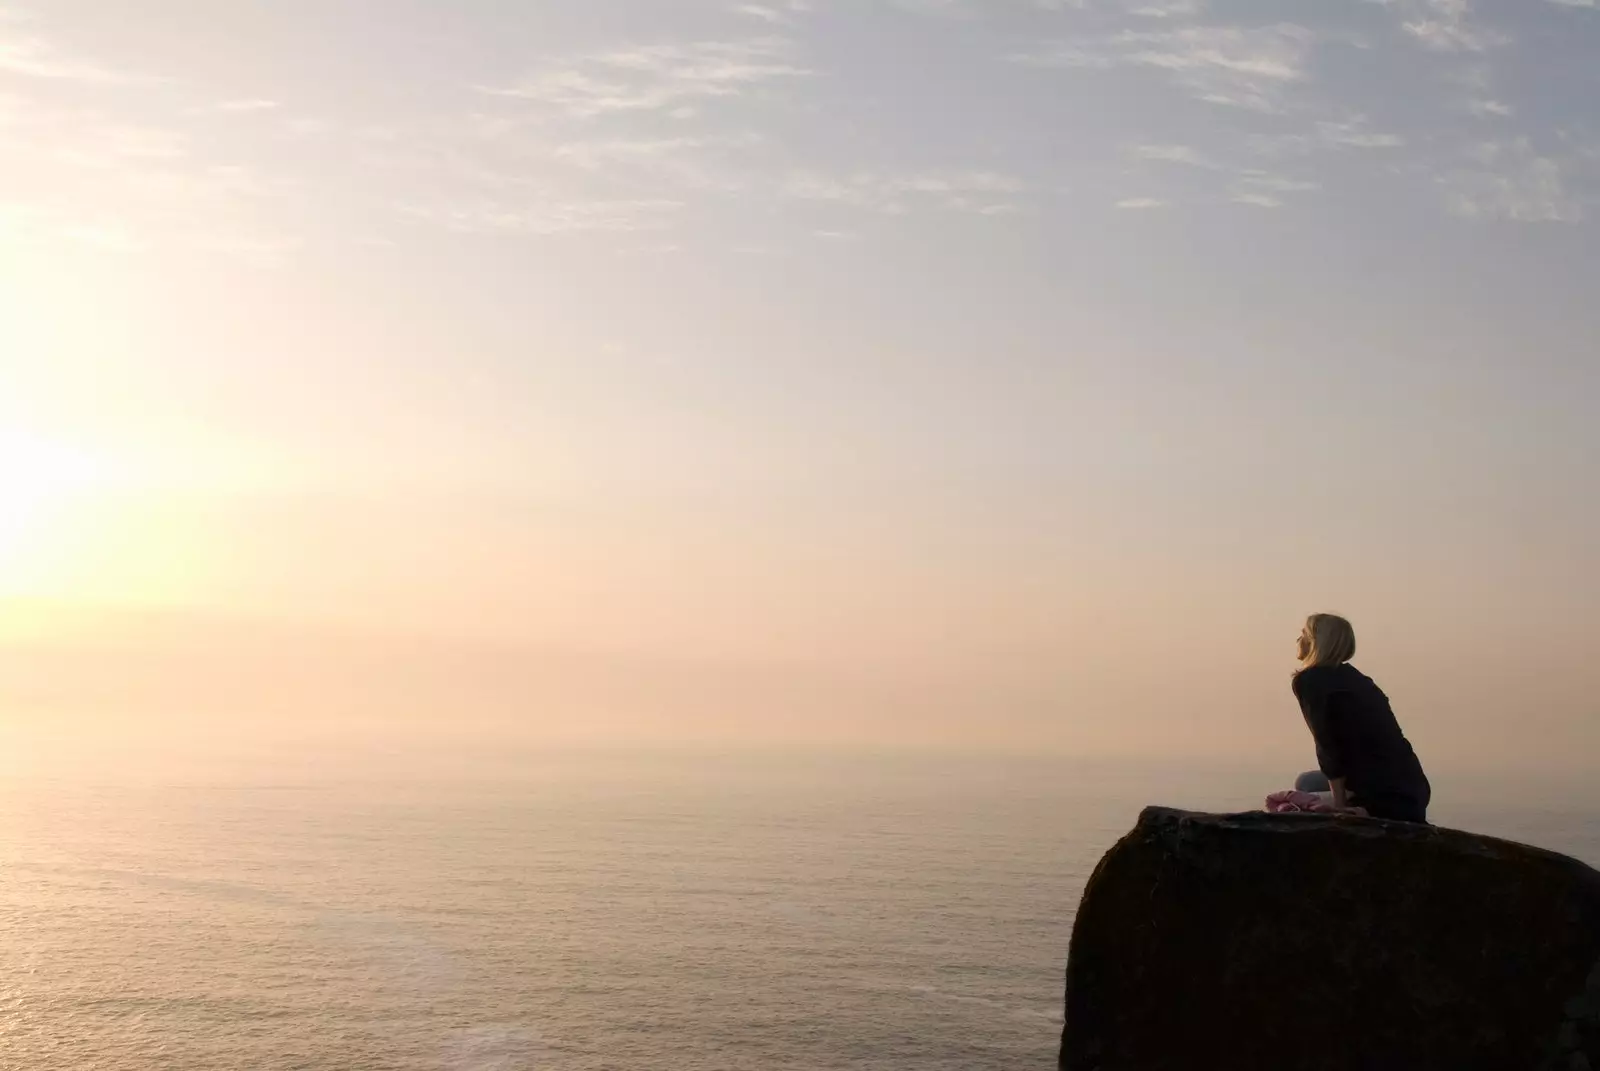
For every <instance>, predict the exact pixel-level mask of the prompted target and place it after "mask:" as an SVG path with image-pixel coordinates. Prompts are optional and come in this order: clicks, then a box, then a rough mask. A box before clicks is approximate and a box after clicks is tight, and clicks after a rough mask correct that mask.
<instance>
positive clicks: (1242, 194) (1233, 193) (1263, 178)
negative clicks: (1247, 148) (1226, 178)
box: [1228, 170, 1322, 208]
mask: <svg viewBox="0 0 1600 1071" xmlns="http://www.w3.org/2000/svg"><path fill="white" fill-rule="evenodd" d="M1321 188H1322V187H1321V184H1320V183H1317V182H1311V181H1308V180H1306V179H1297V178H1291V177H1290V176H1288V175H1279V174H1275V173H1273V172H1270V171H1260V170H1246V171H1241V172H1240V173H1239V174H1238V175H1236V176H1234V179H1233V182H1232V183H1231V184H1230V185H1229V187H1228V199H1229V200H1231V201H1233V202H1234V203H1235V204H1241V205H1253V206H1255V207H1257V208H1282V207H1283V205H1284V198H1285V195H1287V194H1291V193H1310V192H1312V191H1314V190H1319V189H1321Z"/></svg>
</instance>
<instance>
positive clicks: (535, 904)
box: [0, 755, 1600, 1071]
mask: <svg viewBox="0 0 1600 1071" xmlns="http://www.w3.org/2000/svg"><path fill="white" fill-rule="evenodd" d="M497 770H498V772H497V773H496V774H494V775H493V776H492V777H479V778H473V777H467V776H465V775H462V774H452V775H449V776H442V775H438V774H430V775H417V776H406V777H399V776H385V777H376V776H370V775H365V774H362V775H357V774H355V773H351V774H349V775H348V776H327V775H319V776H317V777H314V778H310V779H306V780H301V781H293V780H284V779H281V778H277V779H262V780H250V779H248V778H243V777H237V776H235V777H230V778H228V779H223V780H209V781H208V780H204V779H194V778H186V779H171V780H162V779H159V778H141V779H120V780H119V779H112V780H98V781H97V780H95V779H92V778H85V779H80V780H73V779H70V778H54V779H42V778H31V779H30V778H22V779H13V780H11V781H9V782H7V783H6V784H5V785H4V786H3V787H0V1067H3V1068H5V1069H7V1071H33V1069H39V1071H55V1069H62V1071H69V1069H70V1071H80V1069H81V1071H94V1069H105V1071H158V1069H159V1071H171V1069H179V1071H183V1069H190V1068H193V1069H197V1071H198V1069H205V1071H212V1069H216V1071H222V1069H229V1071H290V1069H298V1071H424V1069H426V1071H598V1069H601V1068H607V1069H609V1068H617V1069H622V1068H626V1069H631V1071H638V1069H662V1071H702V1069H703V1071H744V1069H750V1071H757V1069H759V1071H832V1069H836V1068H837V1069H843V1068H851V1069H860V1068H868V1069H882V1071H897V1069H902V1068H903V1069H907V1071H910V1069H916V1071H939V1069H948V1071H984V1069H991V1068H992V1069H1001V1068H1004V1069H1007V1071H1015V1069H1021V1068H1047V1067H1052V1066H1054V1064H1053V1061H1054V1059H1055V1052H1056V1046H1057V1042H1058V1039H1059V1032H1060V1023H1061V986H1062V975H1063V969H1064V965H1065V958H1066V952H1067V942H1068V938H1069V935H1070V932H1071V926H1072V918H1073V910H1074V908H1075V906H1076V904H1077V900H1078V897H1079V894H1080V893H1081V891H1082V888H1083V884H1084V881H1085V879H1086V878H1087V877H1088V875H1089V873H1090V871H1091V870H1092V868H1093V867H1094V865H1095V863H1096V861H1097V860H1098V859H1099V857H1100V855H1101V854H1102V853H1103V852H1104V851H1105V849H1106V848H1107V847H1109V846H1110V845H1111V844H1112V843H1113V842H1114V841H1115V840H1116V839H1117V838H1118V837H1119V836H1120V835H1122V834H1123V833H1125V832H1126V831H1127V830H1128V829H1129V828H1130V827H1131V825H1132V823H1133V821H1134V819H1135V818H1136V816H1137V814H1138V811H1139V809H1140V808H1141V807H1142V806H1144V805H1145V804H1147V803H1164V804H1174V805H1181V806H1192V807H1196V808H1202V809H1209V810H1230V809H1245V808H1249V807H1253V806H1259V804H1260V800H1261V797H1262V796H1263V795H1264V794H1265V792H1266V791H1268V790H1271V789H1275V788H1279V787H1283V784H1284V783H1286V782H1287V781H1288V780H1291V779H1292V772H1290V771H1286V775H1285V777H1283V778H1279V779H1278V780H1277V781H1274V782H1271V783H1268V782H1266V781H1263V780H1260V779H1259V778H1258V777H1256V776H1254V775H1251V776H1245V775H1242V774H1241V773H1240V772H1238V771H1221V770H1218V771H1203V770H1202V771H1196V770H1192V769H1191V770H1175V769H1172V768H1166V769H1163V768H1150V767H1134V766H1129V765H1119V764H1114V763H1081V762H1080V763H1061V762H1052V761H1046V760H1026V761H1023V760H1018V761H1012V762H1002V761H998V760H985V761H978V760H961V761H958V760H933V759H894V758H875V759H863V758H852V759H829V758H826V757H819V756H811V757H804V758H801V757H788V758H779V757H773V756H768V757H764V758H756V757H749V756H746V757H733V756H722V757H698V758H691V757H687V756H681V755H679V756H674V757H670V758H669V757H660V756H658V757H650V756H631V757H621V756H611V757H605V756H597V755H586V756H570V755H569V756H559V757H546V758H544V759H541V760H530V761H529V762H528V763H527V764H526V765H525V767H524V768H522V769H520V770H518V771H516V772H507V771H506V769H505V768H504V767H497ZM1436 780H1438V779H1436ZM1452 788H1457V789H1459V791H1458V793H1457V797H1456V800H1455V802H1454V803H1446V802H1443V801H1444V800H1446V799H1448V798H1449V793H1450V791H1451V790H1452ZM1436 791H1438V793H1439V795H1440V797H1441V803H1440V804H1439V806H1438V807H1437V809H1436V810H1437V815H1436V817H1437V820H1438V821H1440V822H1442V823H1446V824H1453V825H1464V826H1465V827H1466V828H1473V829H1477V830H1480V831H1483V832H1490V833H1496V834H1499V835H1505V836H1511V837H1515V838H1517V839H1521V840H1525V841H1530V842H1532V843H1536V844H1540V845H1542V846H1545V847H1550V848H1554V849H1557V850H1562V851H1566V852H1569V853H1571V854H1574V855H1577V856H1579V857H1580V858H1583V859H1585V860H1586V861H1590V862H1596V861H1600V821H1596V819H1597V818H1600V808H1596V807H1593V806H1588V805H1582V806H1580V805H1579V804H1577V803H1574V802H1573V799H1574V797H1573V796H1572V795H1571V793H1568V792H1558V791H1555V790H1554V789H1553V788H1551V786H1549V785H1546V786H1543V788H1542V789H1541V790H1529V791H1501V792H1498V793H1494V792H1489V791H1485V790H1480V789H1478V788H1473V789H1471V790H1470V791H1469V790H1467V789H1466V788H1465V787H1464V786H1453V785H1452V784H1451V783H1450V782H1448V781H1441V782H1440V783H1439V784H1438V785H1436Z"/></svg>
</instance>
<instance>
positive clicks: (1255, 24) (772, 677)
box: [0, 0, 1600, 765]
mask: <svg viewBox="0 0 1600 1071" xmlns="http://www.w3.org/2000/svg"><path fill="white" fill-rule="evenodd" d="M1597 55H1600V8H1597V7H1596V3H1595V0H1504V2H1487V0H1485V2H1476V3H1469V2H1467V0H1389V2H1374V0H1319V2H1315V3H1313V2H1310V0H1303V2H1291V0H1280V2H1269V0H1258V2H1243V0H1209V2H1208V0H898V2H896V0H807V2H801V0H788V2H782V0H767V2H764V3H726V2H714V0H581V2H580V0H539V2H525V3H510V2H506V0H451V2H449V3H446V2H443V0H436V2H427V3H424V2H421V0H274V2H273V3H270V4H266V3H249V2H244V0H237V2H223V3H219V2H204V3H202V2H199V0H143V2H141V3H137V4H134V3H120V2H110V0H49V2H48V3H44V2H40V3H37V4H34V5H33V6H28V7H18V6H15V5H12V4H9V3H6V2H5V0H0V595H4V596H5V597H6V598H7V599H8V601H7V602H6V603H5V604H4V606H5V609H4V618H3V621H0V624H3V626H4V630H5V636H6V638H7V642H8V644H9V647H8V649H7V654H6V657H7V659H8V660H9V662H8V666H9V669H8V672H7V675H6V678H5V679H6V685H5V687H6V689H7V691H6V692H5V693H4V694H3V695H0V698H3V699H4V700H5V703H6V709H7V713H6V714H5V715H4V716H5V717H6V718H8V719H10V721H11V723H12V724H13V725H16V724H24V723H26V724H29V725H37V724H45V723H50V719H51V718H53V717H64V716H65V715H63V714H61V713H60V712H62V711H69V710H70V711H82V710H92V711H95V712H97V713H96V717H97V718H99V719H100V720H99V721H98V722H97V723H96V724H97V725H99V726H100V727H101V728H102V729H104V730H105V731H111V730H112V729H115V728H116V727H117V726H119V725H123V726H124V727H126V725H125V723H133V722H135V721H139V719H142V718H145V717H149V716H153V715H152V714H151V713H150V712H151V711H157V710H159V711H164V712H167V713H171V712H172V711H174V710H178V709H182V710H184V711H188V712H190V713H191V714H194V713H195V712H202V713H203V714H204V716H205V717H207V718H209V719H211V721H212V724H221V725H223V726H225V727H226V728H225V730H223V731H226V732H232V731H233V727H235V726H236V725H246V724H248V725H258V724H267V723H271V724H275V725H277V724H283V723H285V722H286V720H287V721H290V722H292V721H295V719H301V720H305V719H309V718H313V717H315V718H323V717H325V716H335V715H337V716H340V717H349V718H357V719H358V720H360V719H367V721H366V722H363V724H368V723H370V724H381V723H383V720H384V719H386V718H390V717H398V716H399V715H398V714H397V713H396V712H397V711H399V710H401V709H404V710H405V711H406V716H407V717H410V718H412V719H414V720H415V721H416V722H418V723H427V724H435V725H442V726H459V725H463V724H467V723H468V722H469V721H470V720H471V719H472V718H473V717H475V716H480V715H481V719H482V720H484V721H486V722H494V723H495V724H497V725H501V726H515V727H516V731H517V732H518V733H527V734H529V735H531V736H532V737H534V738H543V737H545V736H556V737H563V738H565V737H571V736H577V737H584V736H597V737H599V738H603V739H621V740H628V741H632V740H656V739H664V738H672V737H675V736H681V737H683V738H685V739H711V740H759V741H773V740H784V739H791V738H793V739H805V740H824V741H832V740H841V739H843V740H853V741H876V742H884V741H887V742H899V743H911V744H938V745H948V744H952V743H955V744H974V745H982V746H985V747H1006V748H1022V749H1037V750H1059V751H1064V752H1076V753H1096V752H1148V753H1163V754H1165V753H1179V752H1187V751H1190V750H1199V751H1203V752H1205V753H1207V754H1235V753H1242V754H1250V755H1256V756H1259V755H1263V754H1270V755H1273V756H1276V755H1279V754H1281V755H1283V756H1285V760H1284V761H1285V762H1289V761H1294V760H1303V762H1302V764H1309V761H1310V760H1309V748H1308V745H1307V741H1306V739H1305V731H1304V728H1303V726H1302V725H1301V724H1300V722H1299V718H1298V714H1297V712H1296V711H1295V710H1294V708H1293V706H1292V703H1291V702H1290V699H1289V697H1288V695H1287V680H1286V677H1287V673H1288V670H1289V667H1290V658H1291V656H1292V648H1293V640H1294V637H1295V634H1296V633H1297V631H1298V627H1299V620H1300V619H1301V618H1302V617H1303V616H1304V614H1305V613H1307V612H1309V611H1312V610H1321V609H1332V610H1338V611H1343V612H1346V613H1348V614H1350V615H1351V616H1352V617H1353V618H1354V619H1355V621H1356V625H1357V629H1358V632H1359V634H1360V636H1361V639H1362V657H1360V658H1358V664H1361V665H1362V666H1363V667H1364V668H1366V669H1368V670H1369V671H1371V672H1373V673H1375V674H1376V675H1377V676H1378V677H1379V679H1380V682H1381V683H1383V684H1384V685H1385V686H1386V687H1387V688H1388V689H1389V691H1390V692H1391V693H1392V694H1393V695H1394V697H1395V700H1396V703H1397V707H1398V708H1399V709H1400V711H1401V713H1402V717H1403V720H1404V721H1405V722H1406V724H1407V725H1408V727H1409V728H1410V729H1411V731H1412V733H1413V736H1415V737H1416V738H1417V739H1418V742H1419V746H1421V747H1422V748H1423V750H1424V753H1425V757H1427V756H1428V755H1438V756H1441V760H1443V759H1448V760H1449V761H1453V762H1461V763H1469V762H1471V763H1493V762H1499V761H1507V762H1510V761H1516V762H1519V763H1523V764H1528V765H1541V764H1555V763H1564V764H1567V765H1571V764H1573V763H1581V762H1583V761H1587V760H1586V759H1585V758H1584V756H1587V755H1592V754H1593V753H1594V750H1595V747H1596V745H1600V730H1597V729H1596V721H1595V717H1596V714H1597V713H1600V712H1597V710H1596V703H1595V700H1594V698H1593V697H1594V694H1595V693H1594V687H1593V683H1592V681H1591V679H1590V674H1589V671H1588V662H1589V660H1590V658H1591V654H1590V652H1591V649H1592V647H1593V643H1594V641H1593V638H1592V637H1593V629H1594V622H1595V609H1594V607H1595V605H1596V604H1597V601H1600V579H1597V578H1600V553H1597V551H1596V550H1595V548H1596V547H1597V546H1600V493H1597V490H1596V489H1597V486H1600V479H1597V465H1600V421H1597V420H1596V418H1595V412H1596V405H1597V399H1600V357H1597V353H1600V301H1597V296H1600V232H1597V230H1596V227H1595V224H1594V223H1593V222H1591V220H1592V217H1594V216H1595V215H1596V214H1600V65H1597V64H1596V63H1595V61H1594V57H1595V56H1597ZM113 608H114V609H113ZM243 697H248V698H247V699H246V698H243ZM136 708H137V709H138V710H140V711H141V712H142V713H140V714H139V715H137V716H135V715H133V714H131V713H129V712H130V711H132V710H134V709H136ZM195 716H200V715H199V714H196V715H195ZM119 719H122V720H119ZM430 719H431V721H430ZM140 724H143V722H140ZM474 724H475V723H474ZM128 731H129V732H135V731H136V730H133V729H129V730H128Z"/></svg>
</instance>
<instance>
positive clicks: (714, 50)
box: [481, 37, 811, 119]
mask: <svg viewBox="0 0 1600 1071" xmlns="http://www.w3.org/2000/svg"><path fill="white" fill-rule="evenodd" d="M791 51H792V46H791V45H790V44H789V42H787V41H785V40H784V39H782V38H777V37H759V38H752V39H748V40H743V41H707V42H700V43H698V44H690V45H641V46H637V47H633V48H625V49H618V50H615V51H609V52H601V53H597V54H594V55H590V56H584V57H579V58H577V59H575V60H571V61H568V62H565V63H560V64H556V65H554V66H552V67H551V68H549V69H547V70H544V71H540V72H538V73H536V74H534V75H532V76H531V77H529V78H526V79H523V80H522V81H519V82H516V83H514V84H512V85H509V86H504V87H481V88H482V91H483V92H486V93H491V94H494V95H497V96H501V97H511V98H516V99H520V100H526V101H530V102H533V103H537V104H543V105H547V106H549V107H551V108H554V109H555V110H557V111H558V112H560V113H563V114H565V115H567V116H569V117H572V118H579V119H591V118H595V117H598V116H603V115H607V114H614V113H625V112H667V111H670V110H673V109H678V108H682V107H685V106H690V105H693V104H694V103H696V102H699V101H705V100H707V99H713V98H718V97H734V96H739V95H741V94H744V93H747V92H749V91H751V90H752V89H754V88H755V87H757V86H759V85H761V84H762V83H765V82H770V81H773V80H776V79H786V78H798V77H803V76H805V75H808V74H810V73H811V72H810V71H808V70H807V69H805V68H804V67H801V66H798V65H797V64H795V63H793V62H791V60H790V52H791Z"/></svg>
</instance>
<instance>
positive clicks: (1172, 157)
mask: <svg viewBox="0 0 1600 1071" xmlns="http://www.w3.org/2000/svg"><path fill="white" fill-rule="evenodd" d="M1128 155H1129V156H1131V157H1133V158H1134V159H1135V160H1149V161H1152V162H1154V163H1163V164H1184V165H1186V166H1188V167H1201V168H1215V167H1216V166H1217V164H1216V163H1215V162H1214V161H1212V160H1211V159H1210V158H1209V157H1207V156H1206V155H1205V154H1204V153H1202V152H1200V151H1199V150H1198V149H1194V148H1191V147H1189V146H1188V145H1135V146H1133V147H1132V148H1130V149H1129V150H1128Z"/></svg>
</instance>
